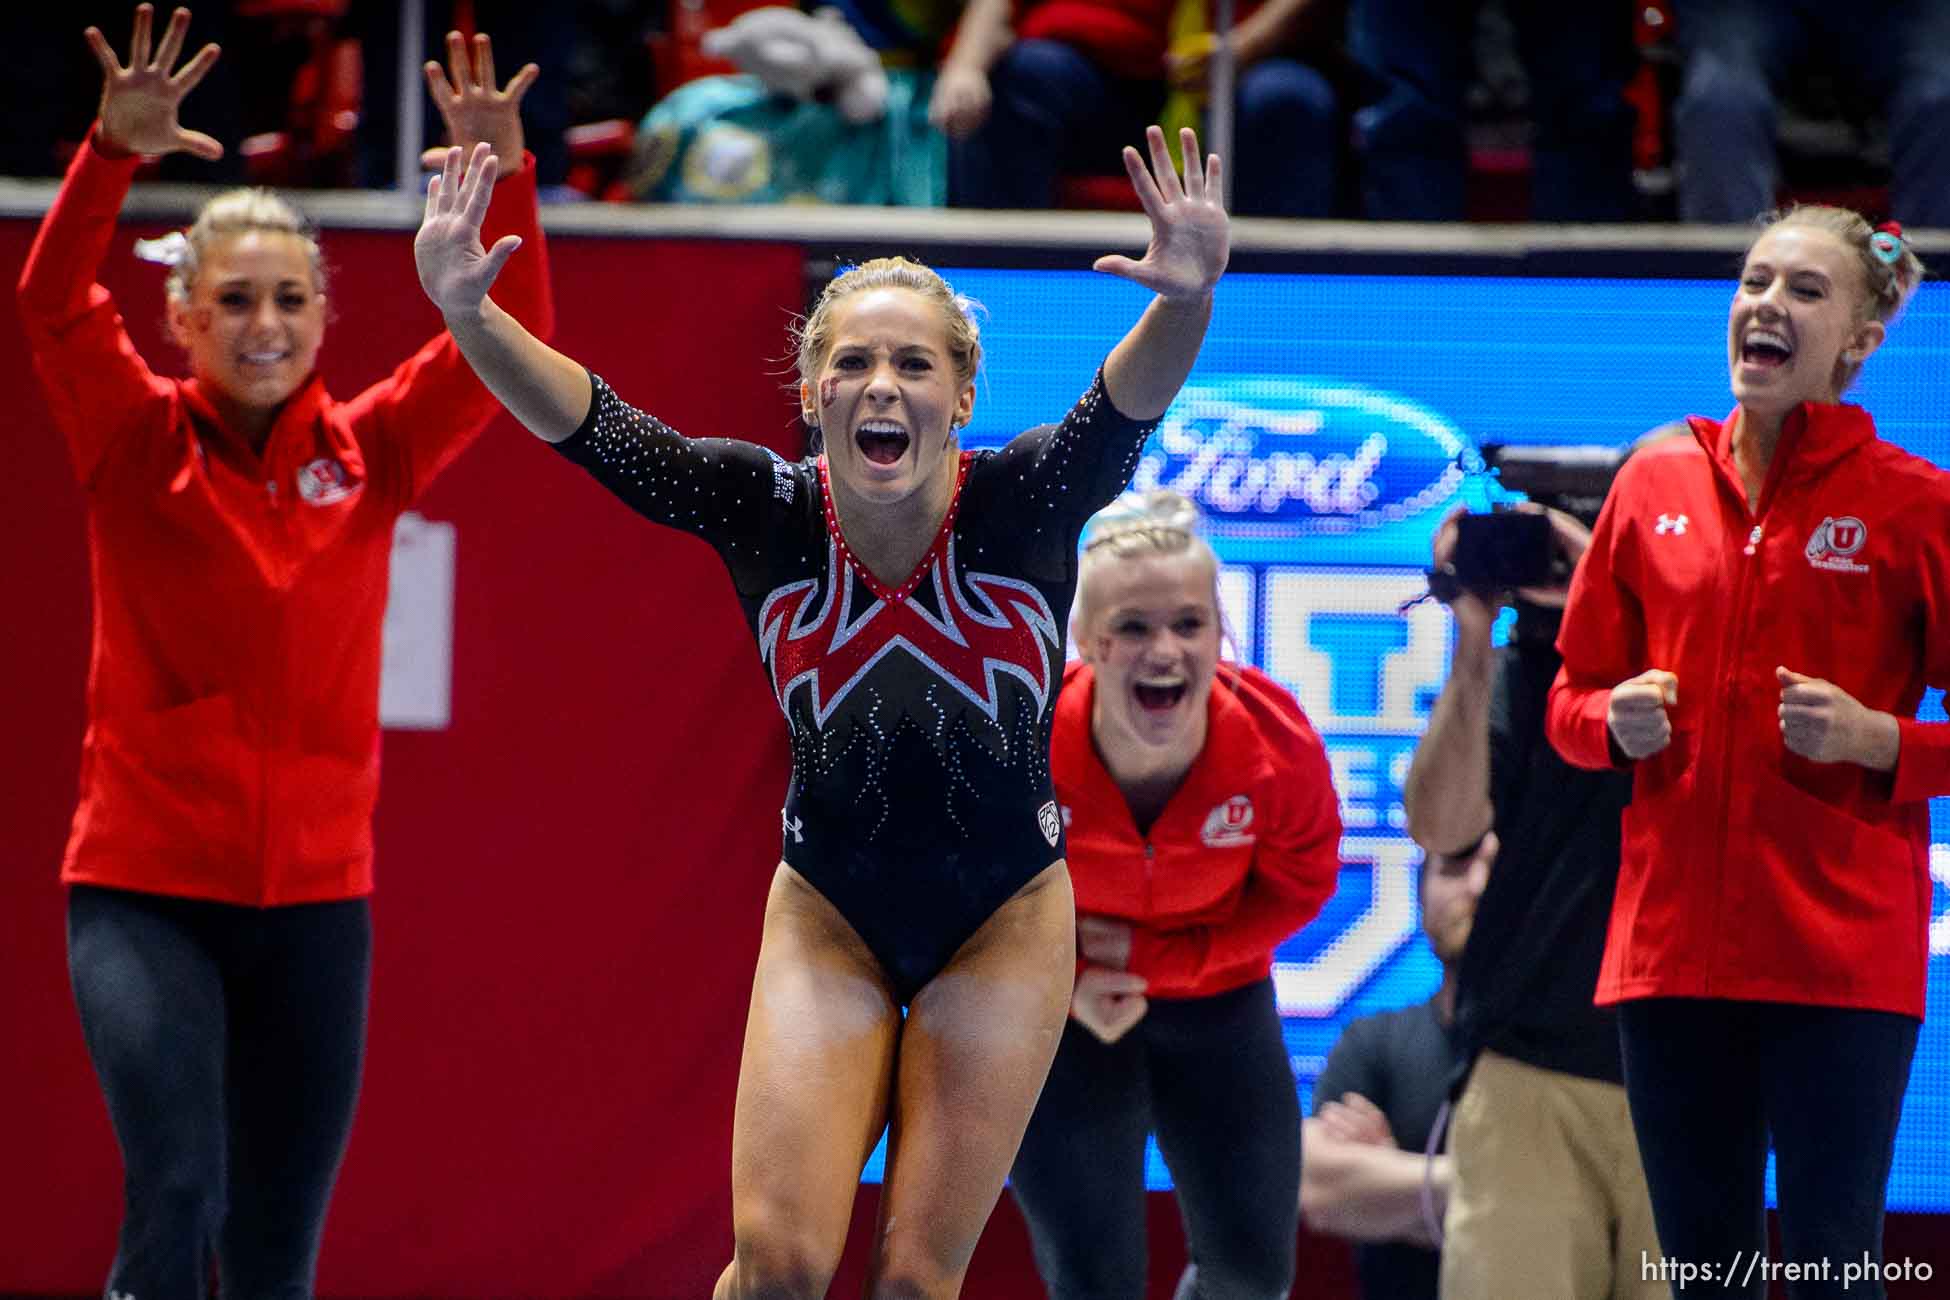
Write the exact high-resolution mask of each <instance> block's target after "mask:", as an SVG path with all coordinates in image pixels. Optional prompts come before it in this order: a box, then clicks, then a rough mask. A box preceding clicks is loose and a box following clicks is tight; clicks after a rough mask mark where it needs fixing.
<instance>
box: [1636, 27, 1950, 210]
mask: <svg viewBox="0 0 1950 1300" xmlns="http://www.w3.org/2000/svg"><path fill="white" fill-rule="evenodd" d="M1674 16H1675V18H1676V20H1677V27H1678V39H1679V44H1680V49H1681V51H1682V52H1683V54H1684V56H1685V70H1684V72H1683V74H1682V80H1681V83H1680V94H1679V101H1678V103H1677V104H1676V105H1674V107H1673V136H1674V148H1675V152H1676V154H1677V156H1678V160H1679V163H1680V166H1681V169H1682V170H1681V172H1680V179H1679V215H1680V218H1681V219H1682V220H1685V221H1723V222H1724V221H1752V220H1753V219H1755V218H1756V217H1758V216H1760V215H1761V214H1762V213H1763V212H1765V211H1767V210H1768V209H1769V208H1772V207H1773V206H1774V202H1775V188H1776V186H1777V184H1778V182H1779V176H1780V166H1779V159H1778V155H1777V151H1776V147H1775V134H1774V133H1775V125H1776V118H1777V106H1776V98H1777V96H1778V95H1779V93H1780V91H1781V88H1782V86H1783V84H1784V83H1785V81H1786V79H1787V77H1788V76H1789V74H1790V73H1792V72H1794V71H1795V70H1796V68H1797V67H1799V66H1800V65H1802V64H1803V63H1804V62H1806V61H1807V60H1808V59H1809V58H1810V57H1811V56H1813V55H1816V54H1817V53H1818V52H1820V51H1823V50H1826V51H1829V52H1830V61H1831V62H1832V63H1834V64H1835V65H1836V67H1837V68H1838V70H1840V71H1843V72H1845V73H1847V74H1848V76H1849V78H1850V80H1852V81H1853V82H1855V83H1857V84H1859V85H1860V86H1861V88H1862V89H1864V90H1866V91H1868V92H1869V93H1870V94H1872V95H1873V96H1874V97H1875V98H1876V100H1877V101H1878V102H1879V103H1880V104H1881V105H1882V107H1883V111H1884V112H1885V113H1886V115H1887V116H1888V119H1889V147H1890V154H1891V162H1892V163H1893V164H1894V168H1895V189H1894V193H1893V195H1892V196H1891V203H1890V207H1891V209H1892V211H1893V213H1894V215H1895V216H1896V217H1897V218H1898V219H1899V220H1901V221H1904V222H1908V223H1911V224H1914V225H1923V226H1950V4H1946V3H1944V0H1861V3H1857V4H1849V5H1838V4H1831V3H1820V2H1819V0H1795V2H1793V3H1783V0H1677V3H1676V6H1675V15H1674Z"/></svg>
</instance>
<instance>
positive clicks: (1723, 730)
mask: <svg viewBox="0 0 1950 1300" xmlns="http://www.w3.org/2000/svg"><path fill="white" fill-rule="evenodd" d="M1804 418H1805V417H1804ZM1798 433H1799V431H1798V430H1797V436H1796V437H1795V438H1793V439H1792V442H1794V443H1798V442H1800V437H1799V436H1798ZM1789 441H1790V440H1789V439H1787V438H1785V437H1784V438H1783V439H1782V443H1783V444H1787V443H1789ZM1792 451H1793V447H1792V446H1790V445H1777V446H1776V447H1775V449H1774V459H1773V461H1772V462H1771V463H1769V465H1768V467H1767V475H1766V477H1765V478H1763V479H1762V480H1761V485H1760V500H1759V501H1757V502H1756V503H1755V505H1754V507H1753V508H1751V509H1750V508H1749V507H1748V505H1747V487H1746V484H1745V483H1744V482H1742V481H1741V480H1740V479H1739V477H1738V476H1737V475H1734V476H1731V477H1729V476H1728V475H1727V474H1726V473H1725V472H1724V470H1723V469H1722V467H1720V466H1719V465H1718V464H1717V462H1716V463H1715V464H1714V473H1715V475H1716V476H1718V478H1719V479H1720V486H1721V490H1722V491H1727V490H1731V491H1732V492H1733V493H1734V499H1735V500H1736V501H1738V502H1739V503H1740V516H1741V518H1742V519H1743V520H1745V521H1747V522H1748V523H1749V524H1750V525H1751V526H1750V527H1749V528H1748V530H1747V541H1746V544H1745V545H1743V546H1742V547H1741V548H1740V554H1739V555H1738V556H1736V557H1735V558H1734V561H1733V562H1734V563H1735V564H1737V565H1739V566H1740V570H1739V572H1738V573H1736V574H1735V575H1734V580H1733V583H1734V585H1733V602H1732V609H1731V610H1730V611H1729V614H1730V616H1729V617H1728V619H1727V626H1726V634H1725V637H1724V638H1723V639H1722V641H1721V649H1720V674H1719V679H1720V681H1721V682H1722V683H1724V685H1725V688H1726V698H1725V701H1724V704H1723V707H1722V718H1721V727H1720V751H1721V752H1720V783H1719V787H1718V788H1717V789H1716V790H1714V791H1713V805H1714V806H1715V807H1716V808H1717V809H1718V810H1719V814H1720V851H1719V853H1718V855H1717V856H1716V858H1715V861H1714V863H1713V882H1714V894H1713V928H1712V930H1711V931H1710V932H1709V938H1708V940H1707V945H1706V969H1705V970H1704V971H1702V972H1701V978H1702V980H1703V981H1704V987H1703V988H1702V990H1701V992H1702V993H1703V994H1704V995H1705V996H1708V997H1711V996H1712V995H1713V980H1714V975H1715V972H1717V971H1718V970H1719V965H1720V963H1719V955H1720V954H1719V948H1720V936H1721V935H1723V934H1725V933H1726V926H1725V914H1726V910H1727V874H1728V848H1729V845H1730V844H1731V842H1732V839H1733V825H1732V820H1733V819H1732V817H1731V816H1729V814H1730V812H1731V809H1730V807H1729V806H1728V791H1730V790H1731V789H1732V788H1733V755H1734V749H1735V745H1734V734H1733V728H1734V720H1735V719H1736V718H1737V717H1738V715H1739V707H1740V686H1741V676H1740V654H1741V647H1743V646H1744V645H1745V644H1746V641H1747V638H1746V635H1745V633H1746V625H1747V620H1748V614H1749V610H1748V592H1749V589H1750V588H1751V587H1752V585H1753V583H1752V576H1753V571H1754V570H1755V569H1756V568H1757V567H1759V565H1760V564H1761V563H1762V562H1763V561H1762V559H1761V555H1760V541H1761V537H1762V535H1763V534H1764V533H1765V531H1766V527H1767V526H1766V524H1765V523H1764V522H1763V521H1764V520H1765V519H1766V518H1767V513H1768V511H1769V510H1770V509H1772V508H1773V505H1774V498H1775V496H1776V495H1778V494H1779V492H1780V488H1781V479H1782V478H1783V477H1784V476H1785V475H1786V473H1787V460H1788V456H1789V454H1791V452H1792Z"/></svg>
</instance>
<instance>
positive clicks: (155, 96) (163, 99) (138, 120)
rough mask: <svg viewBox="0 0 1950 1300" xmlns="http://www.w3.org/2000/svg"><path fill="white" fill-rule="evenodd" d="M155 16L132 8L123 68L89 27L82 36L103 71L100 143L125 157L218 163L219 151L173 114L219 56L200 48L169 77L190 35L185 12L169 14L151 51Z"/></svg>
mask: <svg viewBox="0 0 1950 1300" xmlns="http://www.w3.org/2000/svg"><path fill="white" fill-rule="evenodd" d="M155 14H156V11H155V8H154V7H153V6H151V5H146V4H145V5H137V6H136V10H135V30H134V32H133V34H132V35H131V36H130V38H129V62H128V66H126V67H124V66H123V65H122V62H121V60H119V59H118V58H116V56H115V50H114V48H113V47H112V46H110V45H109V43H108V38H107V37H105V36H103V35H102V33H101V29H100V28H98V27H90V28H89V29H88V30H87V31H85V32H83V33H82V35H83V36H84V37H86V38H87V41H88V48H89V49H90V50H92V51H93V52H94V55H95V60H96V62H98V63H100V64H101V65H102V100H101V107H100V109H99V110H98V112H97V116H99V117H100V119H101V137H100V138H101V141H102V143H103V144H105V145H107V146H108V147H109V148H111V149H118V150H121V151H122V152H124V153H139V154H149V155H152V156H161V155H163V154H171V153H191V154H195V155H196V156H197V157H198V158H204V159H208V160H210V161H212V162H214V161H216V160H217V159H219V158H221V157H223V146H222V145H221V144H219V143H217V141H216V140H215V139H214V138H213V137H211V136H207V135H205V134H203V132H201V131H186V130H184V129H183V126H182V123H180V122H178V121H177V119H176V110H177V107H178V106H179V105H180V104H181V103H182V102H183V98H184V96H186V95H188V94H189V93H190V91H192V90H194V89H195V88H196V83H197V82H199V81H201V80H203V77H204V74H205V73H207V72H209V71H210V67H211V65H212V64H214V63H215V62H216V61H217V54H218V52H219V51H218V49H217V47H216V46H215V45H205V46H204V47H203V48H202V49H200V50H198V51H197V52H196V57H194V58H192V59H191V60H190V61H189V62H188V63H185V64H184V65H183V66H182V67H181V68H179V69H177V70H176V72H175V73H174V74H173V75H172V74H171V72H170V70H169V69H170V65H171V64H173V63H175V62H176V58H177V56H178V55H180V54H181V53H182V52H183V38H184V37H185V36H186V35H188V34H189V30H190V11H189V10H187V9H178V10H176V12H174V13H173V14H171V15H170V16H169V26H168V27H166V28H164V29H163V37H162V42H161V43H160V44H157V45H154V46H153V48H152V46H151V41H150V35H151V28H152V27H153V25H154V22H155Z"/></svg>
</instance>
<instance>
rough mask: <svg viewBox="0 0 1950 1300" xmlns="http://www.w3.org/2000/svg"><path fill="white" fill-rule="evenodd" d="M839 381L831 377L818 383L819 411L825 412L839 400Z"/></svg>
mask: <svg viewBox="0 0 1950 1300" xmlns="http://www.w3.org/2000/svg"><path fill="white" fill-rule="evenodd" d="M839 396H840V381H839V380H838V379H835V378H833V377H831V376H828V377H827V378H825V379H822V380H820V381H819V409H820V410H822V411H823V410H825V409H826V408H827V407H829V406H831V405H832V404H833V403H834V402H836V401H838V400H839Z"/></svg>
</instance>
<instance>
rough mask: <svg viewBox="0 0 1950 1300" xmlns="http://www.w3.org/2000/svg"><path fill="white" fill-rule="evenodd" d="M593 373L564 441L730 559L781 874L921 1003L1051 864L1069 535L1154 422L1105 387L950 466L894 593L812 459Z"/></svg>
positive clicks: (1070, 579) (1073, 575) (563, 447)
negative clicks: (792, 876)
mask: <svg viewBox="0 0 1950 1300" xmlns="http://www.w3.org/2000/svg"><path fill="white" fill-rule="evenodd" d="M591 379H592V381H593V384H594V388H595V398H594V400H593V401H592V402H591V404H590V409H589V415H588V417H587V418H586V419H584V421H583V423H582V427H581V428H579V429H577V430H576V432H575V433H574V434H572V435H571V436H570V437H568V438H567V439H565V440H564V441H562V442H560V443H557V444H556V448H557V450H559V451H560V452H561V453H562V454H563V455H565V456H567V457H568V458H569V459H571V460H573V461H575V462H576V463H577V464H579V465H581V466H583V467H584V468H585V469H587V470H588V471H589V472H590V473H592V474H594V475H595V476H596V477H597V478H598V479H599V480H601V481H602V482H603V483H604V484H605V485H606V486H607V487H608V488H609V489H610V490H611V491H612V492H614V493H615V494H616V495H617V496H619V497H621V498H622V499H623V500H624V501H625V502H627V503H628V504H629V505H630V506H631V507H632V508H634V509H635V510H636V511H638V513H640V514H642V515H644V516H645V517H646V518H649V519H651V520H654V521H655V522H657V523H660V524H667V525H670V526H671V527H675V528H681V529H683V530H685V531H686V532H690V533H694V534H696V535H697V536H699V537H701V538H703V539H704V540H705V541H707V542H709V543H710V544H711V545H712V547H713V548H715V549H716V550H717V552H718V555H719V556H720V557H721V558H722V559H723V560H724V563H725V567H726V568H728V569H729V570H730V571H731V580H732V584H733V585H734V586H735V587H736V588H737V591H738V599H739V601H740V603H741V604H742V605H743V606H744V609H745V618H746V621H747V622H749V623H750V625H751V628H752V632H753V635H754V636H756V637H757V638H758V648H759V656H760V658H761V659H762V661H763V662H764V664H765V668H766V671H767V673H768V674H769V676H770V678H771V681H772V687H773V690H774V692H775V693H776V694H777V696H778V699H779V707H780V708H781V709H783V710H784V712H785V716H786V721H787V723H788V724H789V726H790V729H791V734H792V785H791V789H790V792H789V793H788V794H787V797H786V803H785V810H784V850H785V852H784V856H785V861H786V862H787V863H788V864H789V865H791V866H792V868H793V869H794V870H796V871H798V872H799V874H800V875H802V876H804V877H805V878H806V880H807V881H809V882H810V883H811V884H812V885H813V887H814V888H816V889H818V890H819V892H820V893H821V894H823V895H825V897H826V898H827V899H828V900H829V901H831V902H832V904H833V905H834V906H835V907H836V908H838V909H839V911H840V913H841V915H843V916H844V917H846V919H847V921H848V922H849V923H850V924H851V925H852V926H853V928H854V929H855V930H856V931H858V932H859V935H860V937H861V939H863V940H864V941H865V942H866V944H867V946H868V947H869V948H870V949H871V950H872V952H873V954H874V956H875V957H876V958H877V959H878V960H879V962H880V965H881V968H882V970H883V971H884V973H885V974H886V976H887V978H888V980H889V982H890V983H891V984H892V986H893V988H894V990H895V992H896V994H897V995H898V996H899V997H900V999H901V1000H902V1001H903V1002H905V1001H908V1000H910V999H912V997H913V996H914V994H915V993H916V992H918V991H919V990H920V988H921V987H922V986H923V985H924V984H926V983H927V982H928V981H929V980H930V979H932V978H933V977H934V976H935V975H936V974H937V973H938V972H939V971H940V970H941V968H942V967H943V966H945V965H946V964H947V962H948V960H949V958H951V957H953V956H954V954H955V952H956V950H957V949H959V948H960V947H961V945H962V944H963V943H965V942H966V941H967V940H968V938H969V936H971V935H972V934H974V932H975V931H976V929H977V928H979V927H980V926H981V924H982V922H983V921H985V920H987V919H988V917H989V916H990V915H991V914H993V913H994V911H995V910H996V909H997V908H998V907H1000V906H1001V905H1002V904H1003V903H1004V902H1006V901H1007V900H1008V899H1009V897H1010V896H1011V895H1013V894H1014V893H1015V892H1016V891H1017V890H1018V889H1020V888H1021V887H1022V886H1023V885H1024V884H1025V883H1027V882H1028V881H1029V880H1030V879H1031V878H1032V877H1034V876H1035V875H1036V874H1037V873H1038V872H1040V871H1042V870H1043V869H1044V868H1045V867H1047V866H1049V865H1050V863H1052V862H1054V861H1056V860H1057V859H1058V858H1059V857H1061V856H1062V851H1063V850H1062V825H1061V821H1060V819H1059V817H1058V815H1057V810H1056V803H1055V796H1054V792H1053V791H1052V788H1051V785H1050V772H1049V739H1050V725H1051V722H1052V719H1053V717H1054V706H1055V703H1056V699H1055V696H1056V691H1057V688H1058V686H1059V685H1060V682H1061V678H1062V669H1063V657H1064V644H1065V638H1066V631H1067V627H1066V625H1067V622H1068V620H1069V615H1070V600H1071V597H1072V596H1073V595H1074V594H1075V592H1076V580H1077V540H1078V537H1079V535H1080V533H1081V532H1082V529H1083V524H1084V521H1085V520H1086V519H1088V518H1089V516H1090V515H1091V513H1092V512H1094V511H1096V510H1097V509H1099V508H1101V507H1102V506H1104V505H1106V504H1108V503H1109V502H1110V501H1111V500H1112V499H1113V498H1115V497H1116V495H1117V494H1118V492H1120V491H1122V490H1123V487H1124V485H1125V484H1126V483H1127V482H1128V481H1129V479H1130V475H1131V472H1132V470H1133V469H1134V468H1135V466H1136V464H1137V458H1138V453H1139V450H1140V449H1141V448H1142V446H1143V444H1144V439H1145V437H1146V436H1147V435H1148V434H1149V433H1150V431H1151V428H1152V424H1153V423H1155V422H1136V421H1132V420H1129V419H1126V418H1125V417H1124V416H1122V415H1121V414H1119V413H1118V412H1117V410H1116V408H1114V407H1113V406H1112V405H1111V402H1110V399H1109V398H1108V397H1107V396H1106V395H1105V393H1104V386H1103V377H1102V375H1101V374H1100V375H1099V376H1098V377H1097V379H1096V381H1095V382H1093V383H1092V384H1091V386H1090V390H1089V391H1088V392H1087V393H1085V394H1084V395H1083V397H1082V398H1081V399H1080V400H1079V401H1078V402H1077V404H1076V405H1075V406H1074V407H1072V408H1071V410H1070V413H1069V414H1068V415H1067V416H1066V417H1065V418H1064V420H1063V422H1062V423H1061V424H1059V425H1044V426H1041V427H1038V428H1035V429H1031V430H1029V431H1028V432H1026V433H1023V434H1021V435H1020V436H1018V437H1017V438H1015V439H1014V440H1013V441H1011V442H1010V443H1009V445H1008V446H1006V447H1004V448H1002V449H1000V450H998V451H976V452H963V453H962V456H961V466H960V479H959V482H958V483H957V485H956V489H955V497H954V500H953V503H952V504H951V505H950V506H949V508H948V515H947V518H946V519H945V520H944V521H943V522H942V527H941V531H940V533H939V534H938V535H937V536H936V537H935V540H934V544H933V545H932V546H931V547H930V548H929V549H928V553H927V555H926V556H925V557H923V559H922V560H921V562H920V564H919V565H918V566H917V567H916V569H915V572H914V574H913V575H912V576H910V577H909V578H908V580H907V581H906V582H905V583H904V584H902V586H901V587H899V588H897V589H893V590H889V589H888V588H886V587H885V586H884V585H883V584H881V583H880V582H879V581H878V580H877V579H875V578H874V577H873V576H872V575H871V574H870V573H869V572H868V571H867V570H866V568H865V567H864V566H863V565H861V564H860V563H859V562H858V561H857V560H855V559H854V558H853V557H852V556H851V555H850V553H849V552H848V551H847V549H846V544H845V541H844V540H843V539H842V537H841V535H840V530H839V527H838V525H837V523H836V521H835V517H834V515H833V509H832V499H831V496H830V494H829V493H828V491H827V485H826V477H825V473H826V466H825V462H824V460H823V459H818V460H814V459H808V460H804V461H800V462H798V463H797V464H794V463H792V462H789V461H786V460H784V459H782V458H780V457H779V456H777V455H775V454H773V453H772V452H770V451H767V450H766V449H765V448H763V447H759V446H757V445H755V444H752V443H745V442H738V441H734V440H731V439H725V438H699V439H687V438H684V437H682V436H680V435H679V434H677V433H676V432H674V431H673V430H671V429H670V428H669V426H667V425H665V424H664V423H662V422H661V421H659V420H657V419H655V418H654V417H652V416H649V415H647V414H645V413H644V412H642V411H639V410H637V409H636V408H634V407H632V406H629V405H628V404H626V403H625V402H623V401H622V400H621V399H619V398H618V397H617V396H616V394H615V393H614V392H613V391H611V389H610V388H609V386H608V385H607V384H605V383H603V381H602V380H601V379H599V378H596V377H594V376H591Z"/></svg>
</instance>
